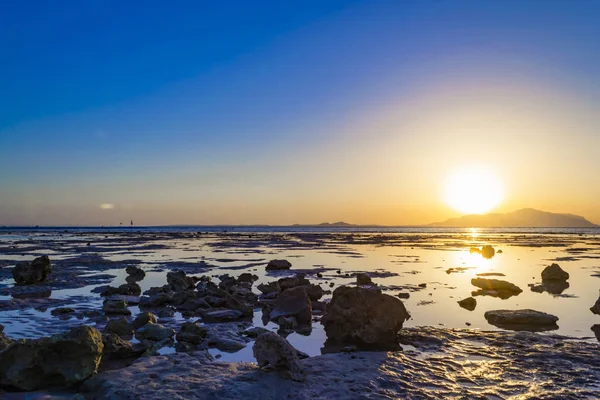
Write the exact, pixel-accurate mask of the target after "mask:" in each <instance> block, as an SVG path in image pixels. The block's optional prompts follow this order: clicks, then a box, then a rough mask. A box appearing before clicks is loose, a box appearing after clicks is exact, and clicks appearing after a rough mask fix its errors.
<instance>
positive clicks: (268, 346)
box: [252, 332, 306, 381]
mask: <svg viewBox="0 0 600 400" xmlns="http://www.w3.org/2000/svg"><path fill="white" fill-rule="evenodd" d="M252 353H253V354H254V357H255V358H256V362H257V363H258V367H259V368H264V367H266V366H269V367H271V368H278V369H279V368H281V369H286V370H288V371H289V373H290V377H291V378H292V379H293V380H295V381H304V380H305V378H306V377H305V373H304V368H303V367H302V364H301V363H300V360H299V358H298V352H297V350H296V349H295V348H294V347H293V346H292V345H291V344H290V343H289V342H288V341H287V340H286V339H285V338H283V337H281V336H279V335H278V334H276V333H273V332H266V333H263V334H261V335H260V336H258V338H256V342H254V346H253V347H252Z"/></svg>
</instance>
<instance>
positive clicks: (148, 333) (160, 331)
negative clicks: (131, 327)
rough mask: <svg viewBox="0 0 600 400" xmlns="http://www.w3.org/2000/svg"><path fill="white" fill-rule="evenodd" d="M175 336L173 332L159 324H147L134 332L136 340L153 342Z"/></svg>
mask: <svg viewBox="0 0 600 400" xmlns="http://www.w3.org/2000/svg"><path fill="white" fill-rule="evenodd" d="M173 336H175V331H174V330H173V329H171V328H167V327H164V326H162V325H160V324H147V325H144V326H142V327H141V328H140V329H138V330H137V331H136V332H135V337H136V339H138V340H152V341H155V342H158V341H161V340H164V339H169V338H172V337H173Z"/></svg>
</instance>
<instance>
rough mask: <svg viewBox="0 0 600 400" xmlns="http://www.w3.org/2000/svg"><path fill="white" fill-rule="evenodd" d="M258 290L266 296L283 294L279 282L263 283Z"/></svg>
mask: <svg viewBox="0 0 600 400" xmlns="http://www.w3.org/2000/svg"><path fill="white" fill-rule="evenodd" d="M256 288H257V289H258V290H260V291H261V292H262V293H265V294H267V293H279V292H281V288H280V287H279V283H277V282H269V283H261V284H260V285H258V286H257V287H256Z"/></svg>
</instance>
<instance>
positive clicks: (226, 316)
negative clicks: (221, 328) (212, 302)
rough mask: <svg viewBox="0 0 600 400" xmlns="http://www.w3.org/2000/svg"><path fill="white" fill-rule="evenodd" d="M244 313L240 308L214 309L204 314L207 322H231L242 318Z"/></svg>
mask: <svg viewBox="0 0 600 400" xmlns="http://www.w3.org/2000/svg"><path fill="white" fill-rule="evenodd" d="M242 316H243V313H242V312H241V311H239V310H212V311H208V312H205V313H203V314H202V319H203V320H204V321H205V322H230V321H235V320H238V319H240V318H241V317H242Z"/></svg>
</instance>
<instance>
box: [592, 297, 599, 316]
mask: <svg viewBox="0 0 600 400" xmlns="http://www.w3.org/2000/svg"><path fill="white" fill-rule="evenodd" d="M590 311H591V312H593V313H594V314H596V315H600V297H598V300H596V303H594V305H593V306H592V307H591V308H590Z"/></svg>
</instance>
